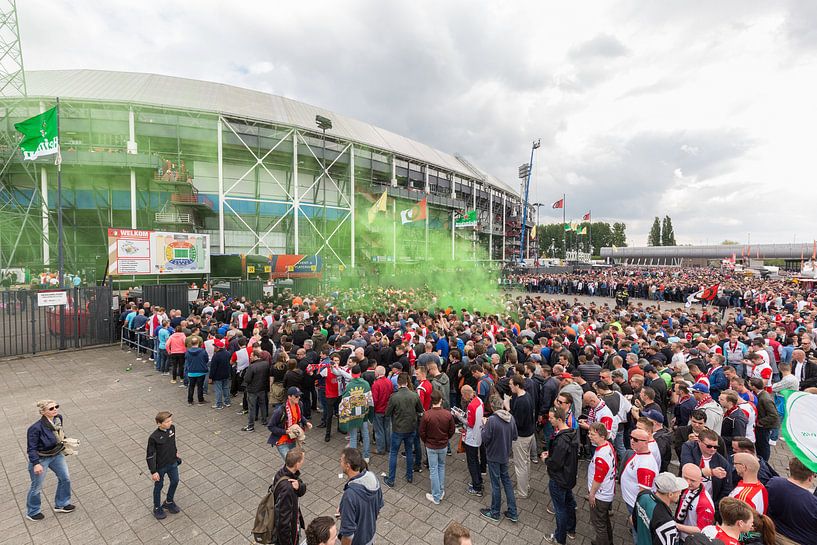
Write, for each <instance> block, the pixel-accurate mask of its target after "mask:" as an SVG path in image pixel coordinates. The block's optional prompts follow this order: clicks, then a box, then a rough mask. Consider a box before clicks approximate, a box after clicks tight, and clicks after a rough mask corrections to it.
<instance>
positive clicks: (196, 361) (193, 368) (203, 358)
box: [184, 348, 210, 377]
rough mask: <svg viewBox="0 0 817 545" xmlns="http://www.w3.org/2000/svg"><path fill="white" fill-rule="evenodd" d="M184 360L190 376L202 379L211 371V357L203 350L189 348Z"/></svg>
mask: <svg viewBox="0 0 817 545" xmlns="http://www.w3.org/2000/svg"><path fill="white" fill-rule="evenodd" d="M184 360H185V361H184V366H185V370H186V371H187V375H188V376H191V377H202V376H204V375H206V374H207V373H208V372H209V371H210V365H209V363H210V357H209V356H208V355H207V351H206V350H204V349H203V348H188V349H187V353H186V354H185V357H184Z"/></svg>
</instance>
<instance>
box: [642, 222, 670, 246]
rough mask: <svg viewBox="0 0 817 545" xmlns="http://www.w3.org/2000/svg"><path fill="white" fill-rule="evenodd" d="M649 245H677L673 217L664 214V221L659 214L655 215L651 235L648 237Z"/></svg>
mask: <svg viewBox="0 0 817 545" xmlns="http://www.w3.org/2000/svg"><path fill="white" fill-rule="evenodd" d="M647 246H676V242H675V230H674V229H673V228H672V218H670V217H669V216H664V219H663V221H659V219H658V216H655V220H654V221H653V222H652V228H651V229H650V235H649V236H648V237H647Z"/></svg>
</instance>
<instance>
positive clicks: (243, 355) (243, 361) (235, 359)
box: [230, 348, 252, 373]
mask: <svg viewBox="0 0 817 545" xmlns="http://www.w3.org/2000/svg"><path fill="white" fill-rule="evenodd" d="M250 354H252V348H244V349H240V350H237V351H236V352H233V355H232V356H231V357H230V363H234V364H235V371H236V373H240V372H241V371H243V370H244V369H246V368H247V367H249V366H250Z"/></svg>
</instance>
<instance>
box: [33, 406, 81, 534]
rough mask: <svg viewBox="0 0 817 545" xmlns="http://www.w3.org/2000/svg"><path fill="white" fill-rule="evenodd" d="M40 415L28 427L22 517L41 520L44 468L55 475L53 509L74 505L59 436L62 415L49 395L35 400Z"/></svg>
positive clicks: (63, 510) (61, 510)
mask: <svg viewBox="0 0 817 545" xmlns="http://www.w3.org/2000/svg"><path fill="white" fill-rule="evenodd" d="M37 408H38V409H39V410H40V419H39V420H38V421H37V422H35V423H34V424H32V425H31V426H30V427H29V428H28V432H27V439H28V447H27V452H28V473H29V476H30V477H31V488H30V489H29V490H28V497H27V498H26V518H27V519H28V520H32V521H38V520H43V519H44V518H45V515H43V513H42V510H41V505H42V502H41V499H40V492H41V491H42V488H43V482H44V481H45V470H46V469H51V471H53V472H54V473H55V474H56V475H57V493H56V496H55V497H54V511H55V512H57V513H71V512H73V511H74V510H75V509H76V507H74V506H73V505H71V478H70V476H69V475H68V464H67V463H66V461H65V455H64V454H63V450H64V449H65V446H64V445H63V443H62V441H61V440H60V437H59V436H60V434H61V433H62V416H61V415H60V414H59V411H60V406H59V405H58V404H57V402H56V401H54V400H52V399H43V400H42V401H38V402H37Z"/></svg>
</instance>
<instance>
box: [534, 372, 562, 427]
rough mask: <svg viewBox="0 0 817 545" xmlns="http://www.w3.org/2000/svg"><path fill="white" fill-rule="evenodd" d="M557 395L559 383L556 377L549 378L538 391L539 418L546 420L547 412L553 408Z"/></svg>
mask: <svg viewBox="0 0 817 545" xmlns="http://www.w3.org/2000/svg"><path fill="white" fill-rule="evenodd" d="M558 395H559V381H558V380H557V379H556V377H550V378H548V379H547V380H545V382H544V384H542V387H541V388H540V389H539V403H538V405H539V416H544V417H545V418H547V416H548V411H550V409H551V407H553V403H554V401H556V396H558Z"/></svg>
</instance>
